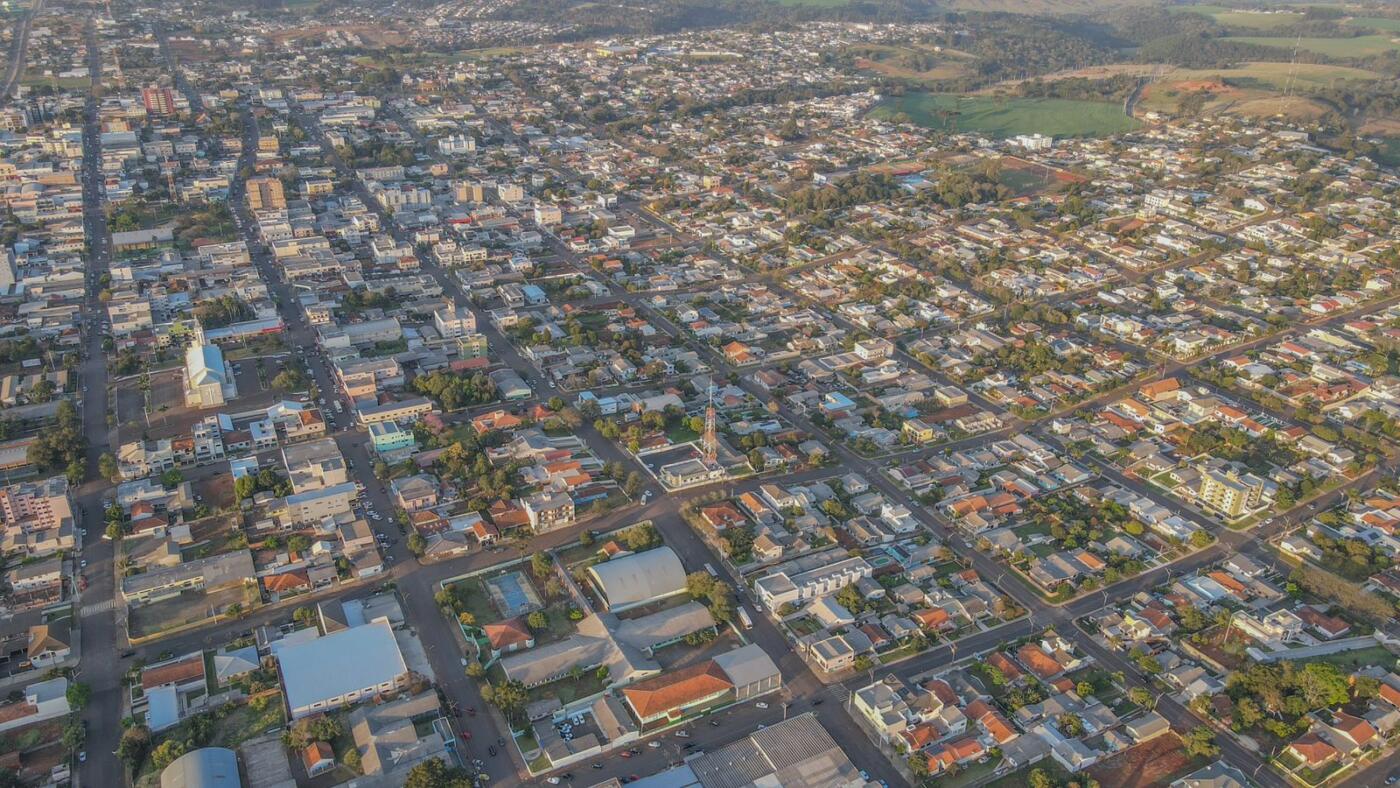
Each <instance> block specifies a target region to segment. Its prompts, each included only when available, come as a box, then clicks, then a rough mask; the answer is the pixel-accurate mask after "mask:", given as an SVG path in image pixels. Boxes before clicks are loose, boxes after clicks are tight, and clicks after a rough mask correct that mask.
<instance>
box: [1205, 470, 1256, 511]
mask: <svg viewBox="0 0 1400 788" xmlns="http://www.w3.org/2000/svg"><path fill="white" fill-rule="evenodd" d="M1263 495H1264V480H1263V479H1260V478H1258V477H1257V476H1254V475H1253V474H1245V475H1243V476H1241V475H1240V474H1238V473H1236V472H1234V471H1229V470H1220V469H1216V468H1209V469H1206V470H1205V472H1203V473H1202V474H1201V486H1200V489H1199V490H1198V492H1197V496H1198V497H1199V498H1200V499H1201V502H1202V503H1204V504H1205V505H1206V506H1209V507H1210V508H1212V509H1214V510H1216V511H1218V512H1220V513H1222V514H1224V515H1226V516H1227V517H1239V516H1240V515H1242V514H1244V513H1245V512H1246V511H1248V510H1249V509H1253V508H1254V507H1256V506H1258V505H1259V503H1260V501H1261V500H1262V498H1263Z"/></svg>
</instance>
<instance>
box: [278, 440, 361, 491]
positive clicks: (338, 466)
mask: <svg viewBox="0 0 1400 788" xmlns="http://www.w3.org/2000/svg"><path fill="white" fill-rule="evenodd" d="M282 462H283V463H284V464H285V465H286V466H287V474H288V476H289V478H290V479H291V482H292V489H293V490H294V491H295V492H298V493H304V492H310V491H312V490H321V489H325V488H327V487H335V486H337V485H343V484H345V483H346V482H347V481H349V480H350V479H349V476H348V471H347V469H346V466H345V457H344V456H343V455H341V453H340V447H339V446H338V445H336V442H335V439H333V438H318V439H316V440H310V441H303V442H301V443H292V444H288V445H287V446H284V447H283V448H282Z"/></svg>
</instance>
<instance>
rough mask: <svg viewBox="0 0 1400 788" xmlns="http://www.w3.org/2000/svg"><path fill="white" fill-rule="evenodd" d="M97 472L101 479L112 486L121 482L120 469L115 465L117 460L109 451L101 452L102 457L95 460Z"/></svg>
mask: <svg viewBox="0 0 1400 788" xmlns="http://www.w3.org/2000/svg"><path fill="white" fill-rule="evenodd" d="M97 472H98V473H99V474H101V476H102V478H104V479H106V480H107V481H109V482H112V483H113V484H116V483H117V482H119V481H121V478H122V472H121V467H120V466H119V465H118V464H117V458H116V457H115V456H113V455H112V453H111V452H109V451H104V452H102V456H101V457H98V458H97Z"/></svg>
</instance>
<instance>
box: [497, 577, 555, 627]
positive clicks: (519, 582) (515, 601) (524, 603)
mask: <svg viewBox="0 0 1400 788" xmlns="http://www.w3.org/2000/svg"><path fill="white" fill-rule="evenodd" d="M485 582H486V587H487V589H489V590H490V592H491V604H493V605H495V606H496V610H498V611H500V614H501V617H502V618H514V617H516V616H523V615H526V614H528V613H532V612H534V611H536V610H539V609H540V608H542V607H544V603H543V602H541V601H540V595H539V593H538V592H536V591H535V587H534V586H533V585H531V584H530V581H529V579H528V578H526V577H525V575H524V573H522V572H507V573H505V574H503V575H498V576H497V577H493V578H491V579H490V580H487V581H485Z"/></svg>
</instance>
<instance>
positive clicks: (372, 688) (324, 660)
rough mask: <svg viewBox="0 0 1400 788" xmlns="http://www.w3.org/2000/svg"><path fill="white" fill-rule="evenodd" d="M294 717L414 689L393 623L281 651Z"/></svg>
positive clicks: (382, 621)
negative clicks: (411, 687) (401, 690)
mask: <svg viewBox="0 0 1400 788" xmlns="http://www.w3.org/2000/svg"><path fill="white" fill-rule="evenodd" d="M275 653H276V655H277V670H278V672H279V673H280V674H281V677H282V687H283V690H284V691H285V697H286V703H287V711H288V713H289V714H290V716H291V718H292V719H300V718H302V717H306V716H309V715H311V714H317V713H320V712H324V711H331V710H335V709H338V708H340V707H341V706H343V705H347V704H352V703H356V702H358V701H361V700H366V699H368V698H372V697H375V696H376V695H381V694H390V693H394V692H397V691H398V690H400V689H403V688H404V687H406V686H408V680H409V672H408V666H407V664H405V663H404V659H403V654H402V653H400V651H399V644H398V641H396V640H395V639H394V630H393V629H392V628H391V627H390V626H389V621H388V619H377V620H375V621H371V622H369V623H367V624H363V625H361V626H358V627H350V628H349V629H343V630H341V631H339V632H333V633H331V634H329V635H325V636H323V637H318V638H313V639H311V640H307V641H302V642H297V643H293V644H291V645H288V646H285V647H283V648H280V649H276V651H275Z"/></svg>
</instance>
